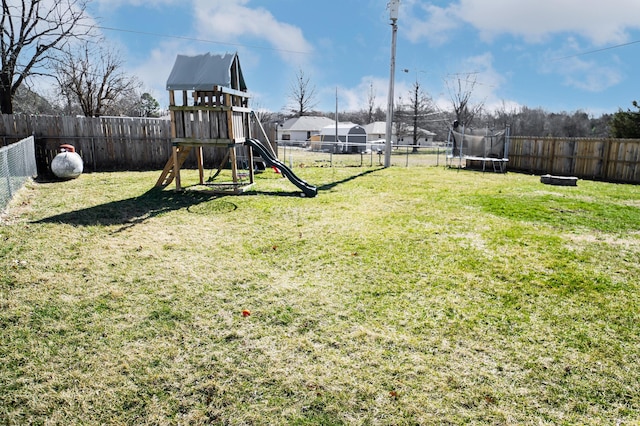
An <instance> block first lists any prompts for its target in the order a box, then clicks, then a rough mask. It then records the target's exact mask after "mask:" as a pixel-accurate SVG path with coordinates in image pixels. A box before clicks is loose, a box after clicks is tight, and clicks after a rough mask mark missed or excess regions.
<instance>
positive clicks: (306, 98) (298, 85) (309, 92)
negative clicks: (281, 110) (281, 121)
mask: <svg viewBox="0 0 640 426" xmlns="http://www.w3.org/2000/svg"><path fill="white" fill-rule="evenodd" d="M289 100H290V101H291V103H292V107H291V108H289V110H290V111H291V112H292V113H293V114H295V115H296V116H298V117H302V116H303V115H308V114H309V113H310V112H311V111H312V110H313V108H314V107H315V106H316V104H317V102H316V88H315V86H312V85H311V83H310V79H309V77H307V76H306V75H305V74H304V71H302V69H300V70H298V73H297V74H296V77H295V80H294V81H293V82H292V83H291V92H290V93H289Z"/></svg>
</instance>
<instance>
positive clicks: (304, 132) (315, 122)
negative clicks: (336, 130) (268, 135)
mask: <svg viewBox="0 0 640 426" xmlns="http://www.w3.org/2000/svg"><path fill="white" fill-rule="evenodd" d="M330 125H335V121H333V120H332V119H330V118H327V117H312V116H306V115H305V116H302V117H294V118H290V119H288V120H286V121H285V122H284V123H282V124H279V125H278V127H277V130H276V140H277V141H278V142H284V143H292V144H295V143H296V142H298V143H300V142H306V141H308V140H310V139H311V137H312V136H314V135H319V134H320V132H321V131H322V128H323V127H326V126H330Z"/></svg>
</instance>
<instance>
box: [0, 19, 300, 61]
mask: <svg viewBox="0 0 640 426" xmlns="http://www.w3.org/2000/svg"><path fill="white" fill-rule="evenodd" d="M6 16H8V17H10V18H12V19H13V18H18V19H22V17H20V16H17V15H6ZM76 25H77V26H79V27H88V28H97V29H100V30H105V31H116V32H121V33H129V34H139V35H146V36H151V37H163V38H174V39H177V40H186V41H197V42H200V43H208V44H219V45H223V46H237V47H247V48H250V49H262V50H272V51H276V52H285V53H297V54H301V55H309V54H311V52H303V51H300V50H291V49H279V48H276V47H265V46H254V45H250V44H242V43H231V42H225V41H216V40H207V39H204V38H196V37H187V36H180V35H171V34H161V33H152V32H148V31H139V30H130V29H126V28H116V27H107V26H103V25H89V24H82V23H79V22H78V23H76Z"/></svg>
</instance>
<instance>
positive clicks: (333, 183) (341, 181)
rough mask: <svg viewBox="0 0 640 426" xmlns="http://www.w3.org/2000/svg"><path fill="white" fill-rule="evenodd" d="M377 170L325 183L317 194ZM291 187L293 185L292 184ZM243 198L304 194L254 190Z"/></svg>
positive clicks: (301, 194) (301, 195)
mask: <svg viewBox="0 0 640 426" xmlns="http://www.w3.org/2000/svg"><path fill="white" fill-rule="evenodd" d="M379 170H382V168H377V169H373V170H367V171H364V172H362V173H358V174H356V175H353V176H349V177H347V178H344V179H341V180H338V181H335V182H331V183H326V184H324V185H322V186H319V187H318V193H319V192H320V191H328V190H330V189H333V188H335V187H336V186H338V185H340V184H343V183H347V182H349V181H352V180H355V179H357V178H359V177H362V176H366V175H368V174H370V173H374V172H377V171H379ZM292 185H293V184H292ZM242 195H243V196H246V195H270V196H275V197H296V198H304V194H303V193H302V192H300V191H256V190H249V191H246V192H245V193H243V194H242Z"/></svg>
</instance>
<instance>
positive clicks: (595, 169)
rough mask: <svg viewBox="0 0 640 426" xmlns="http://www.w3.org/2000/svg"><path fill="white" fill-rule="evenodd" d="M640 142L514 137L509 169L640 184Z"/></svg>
mask: <svg viewBox="0 0 640 426" xmlns="http://www.w3.org/2000/svg"><path fill="white" fill-rule="evenodd" d="M639 162H640V140H638V139H591V138H533V137H524V136H512V137H511V143H510V146H509V164H508V170H510V171H521V172H529V173H535V174H547V173H549V174H552V175H559V176H575V177H579V178H581V179H593V180H604V181H608V182H621V183H640V164H639Z"/></svg>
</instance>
